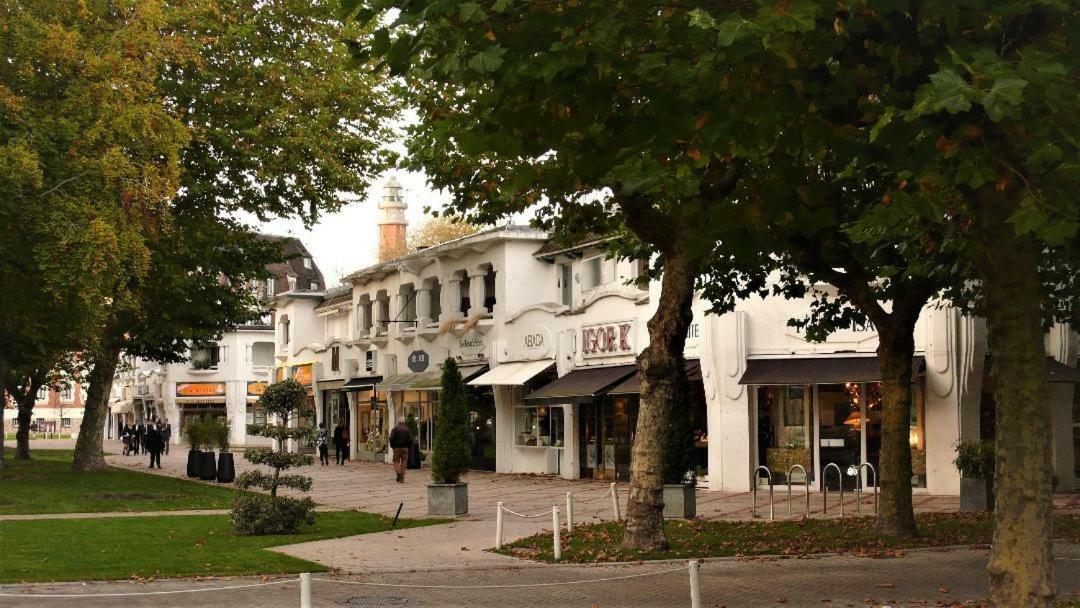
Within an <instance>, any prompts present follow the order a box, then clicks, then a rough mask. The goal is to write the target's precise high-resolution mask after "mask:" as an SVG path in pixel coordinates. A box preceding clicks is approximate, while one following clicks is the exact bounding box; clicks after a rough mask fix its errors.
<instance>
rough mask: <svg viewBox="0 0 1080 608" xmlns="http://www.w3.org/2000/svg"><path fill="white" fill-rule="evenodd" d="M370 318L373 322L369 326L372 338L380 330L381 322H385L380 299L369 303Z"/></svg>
mask: <svg viewBox="0 0 1080 608" xmlns="http://www.w3.org/2000/svg"><path fill="white" fill-rule="evenodd" d="M371 318H372V319H373V321H374V322H373V323H372V326H371V335H373V336H374V335H375V334H377V333H379V332H380V331H381V330H382V328H383V322H384V321H386V319H384V318H383V310H382V300H381V299H380V298H375V299H374V300H372V301H371Z"/></svg>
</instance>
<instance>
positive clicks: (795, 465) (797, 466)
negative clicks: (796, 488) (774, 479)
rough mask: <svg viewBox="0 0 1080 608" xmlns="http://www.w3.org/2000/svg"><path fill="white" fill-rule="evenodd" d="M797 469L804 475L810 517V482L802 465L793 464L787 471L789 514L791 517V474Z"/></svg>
mask: <svg viewBox="0 0 1080 608" xmlns="http://www.w3.org/2000/svg"><path fill="white" fill-rule="evenodd" d="M795 469H799V470H800V471H802V474H803V487H804V488H806V516H807V517H810V480H809V479H807V477H806V469H805V468H803V466H802V465H801V464H793V465H791V468H790V469H788V470H787V514H788V517H791V472H792V471H794V470H795ZM755 481H756V480H755Z"/></svg>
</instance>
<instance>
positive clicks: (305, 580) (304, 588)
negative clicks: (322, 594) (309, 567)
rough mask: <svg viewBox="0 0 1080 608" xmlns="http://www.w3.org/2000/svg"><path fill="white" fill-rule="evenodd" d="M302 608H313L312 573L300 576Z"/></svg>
mask: <svg viewBox="0 0 1080 608" xmlns="http://www.w3.org/2000/svg"><path fill="white" fill-rule="evenodd" d="M300 608H311V573H309V572H304V573H302V574H301V575H300Z"/></svg>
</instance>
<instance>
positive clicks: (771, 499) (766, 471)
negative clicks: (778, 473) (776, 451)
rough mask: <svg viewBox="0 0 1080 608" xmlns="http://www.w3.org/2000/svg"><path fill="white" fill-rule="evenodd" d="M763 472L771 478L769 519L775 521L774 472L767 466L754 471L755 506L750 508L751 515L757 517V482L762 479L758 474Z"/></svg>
mask: <svg viewBox="0 0 1080 608" xmlns="http://www.w3.org/2000/svg"><path fill="white" fill-rule="evenodd" d="M762 470H764V471H765V474H766V475H768V477H769V519H774V518H775V513H774V512H773V480H772V471H770V470H769V467H766V466H761V467H758V468H756V469H754V488H753V490H754V498H753V500H754V504H753V506H752V507H750V513H751V515H752V516H753V517H757V481H758V479H759V478H760V477H761V476H760V475H758V472H759V471H762Z"/></svg>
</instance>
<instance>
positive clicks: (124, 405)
mask: <svg viewBox="0 0 1080 608" xmlns="http://www.w3.org/2000/svg"><path fill="white" fill-rule="evenodd" d="M109 411H110V412H111V413H113V414H132V413H134V412H135V410H134V408H133V407H132V402H131V399H126V400H124V401H113V402H112V404H110V405H109Z"/></svg>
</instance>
